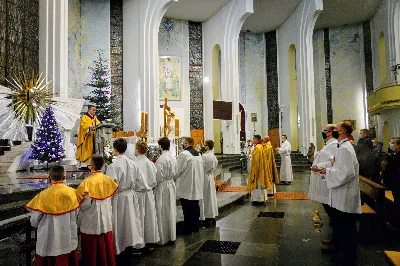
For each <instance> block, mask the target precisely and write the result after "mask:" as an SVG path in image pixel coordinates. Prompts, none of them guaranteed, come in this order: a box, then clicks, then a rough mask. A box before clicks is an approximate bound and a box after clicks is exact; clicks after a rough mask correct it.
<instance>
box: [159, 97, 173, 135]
mask: <svg viewBox="0 0 400 266" xmlns="http://www.w3.org/2000/svg"><path fill="white" fill-rule="evenodd" d="M160 107H161V108H164V137H167V136H168V135H169V133H171V122H172V121H173V120H174V119H175V113H174V112H172V111H171V108H170V107H169V106H168V100H167V98H165V99H164V104H163V105H160Z"/></svg>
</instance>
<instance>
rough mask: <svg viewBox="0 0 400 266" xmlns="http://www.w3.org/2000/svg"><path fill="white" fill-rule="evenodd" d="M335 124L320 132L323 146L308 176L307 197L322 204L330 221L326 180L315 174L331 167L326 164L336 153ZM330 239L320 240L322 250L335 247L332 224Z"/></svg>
mask: <svg viewBox="0 0 400 266" xmlns="http://www.w3.org/2000/svg"><path fill="white" fill-rule="evenodd" d="M335 127H336V125H335V124H329V125H326V126H325V128H324V131H323V132H322V138H323V139H324V142H325V145H324V147H323V148H322V150H321V151H319V152H318V153H317V155H316V156H315V159H314V162H313V165H312V170H313V171H312V172H311V176H310V186H309V190H308V191H309V192H308V196H309V198H310V199H312V200H315V201H318V202H320V203H322V206H323V207H324V209H325V212H326V213H327V214H328V216H329V218H330V219H331V221H332V222H333V220H332V218H333V217H332V207H331V206H330V203H329V189H328V187H327V184H326V180H325V179H322V178H321V176H320V175H319V174H318V173H317V170H318V168H323V167H332V166H331V165H328V166H326V162H329V161H331V160H333V158H334V156H335V153H336V152H337V149H338V148H337V144H338V141H337V139H335V138H334V137H333V136H332V133H333V130H334V129H335ZM332 229H333V233H332V239H329V240H322V244H326V245H328V246H322V247H321V249H322V250H324V251H325V250H326V251H328V250H329V249H335V247H336V246H337V244H338V243H337V241H338V237H337V230H336V228H335V225H334V224H333V223H332Z"/></svg>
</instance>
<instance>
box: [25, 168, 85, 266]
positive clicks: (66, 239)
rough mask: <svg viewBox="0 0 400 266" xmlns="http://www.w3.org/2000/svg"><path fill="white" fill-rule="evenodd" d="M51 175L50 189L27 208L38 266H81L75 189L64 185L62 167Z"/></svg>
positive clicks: (39, 195) (41, 193) (43, 192)
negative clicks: (33, 230) (79, 265)
mask: <svg viewBox="0 0 400 266" xmlns="http://www.w3.org/2000/svg"><path fill="white" fill-rule="evenodd" d="M49 175H50V182H51V185H50V187H48V188H47V189H45V190H43V191H42V192H40V193H39V194H38V195H36V196H35V197H34V198H33V199H32V200H31V201H30V202H29V203H28V204H27V205H26V206H25V208H27V209H28V210H29V211H30V212H31V225H32V226H33V227H35V228H37V241H36V258H35V259H36V266H42V265H54V266H64V265H65V266H78V251H77V246H78V233H77V225H76V217H77V215H78V211H79V202H78V199H77V197H76V194H75V189H73V188H71V187H68V186H67V185H65V184H63V180H64V179H65V171H64V167H62V166H61V165H55V166H54V167H53V168H52V169H51V170H50V172H49Z"/></svg>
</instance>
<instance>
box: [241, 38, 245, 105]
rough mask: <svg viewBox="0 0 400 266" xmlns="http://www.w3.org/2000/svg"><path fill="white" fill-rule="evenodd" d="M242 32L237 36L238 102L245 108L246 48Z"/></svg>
mask: <svg viewBox="0 0 400 266" xmlns="http://www.w3.org/2000/svg"><path fill="white" fill-rule="evenodd" d="M244 40H245V38H244V32H241V33H240V34H239V93H240V94H239V102H240V103H241V104H242V105H243V106H244V107H245V106H246V68H245V66H246V60H245V56H244V55H245V53H246V46H245V42H244Z"/></svg>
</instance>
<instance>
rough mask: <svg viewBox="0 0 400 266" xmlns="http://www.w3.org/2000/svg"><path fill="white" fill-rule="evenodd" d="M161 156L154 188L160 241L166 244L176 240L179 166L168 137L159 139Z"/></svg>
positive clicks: (157, 163) (157, 165) (157, 164)
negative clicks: (176, 179) (171, 151)
mask: <svg viewBox="0 0 400 266" xmlns="http://www.w3.org/2000/svg"><path fill="white" fill-rule="evenodd" d="M158 145H160V150H161V152H162V154H161V156H160V157H159V158H158V160H157V162H156V168H157V186H156V188H155V189H154V196H155V199H156V213H157V222H158V232H159V233H160V242H158V244H161V245H164V244H165V243H167V242H168V241H175V240H176V186H175V181H174V178H175V176H176V173H177V170H178V166H177V162H176V158H175V157H174V156H173V155H172V154H171V153H170V151H169V149H170V145H171V142H170V140H169V139H168V138H165V137H164V138H160V139H159V140H158Z"/></svg>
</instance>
